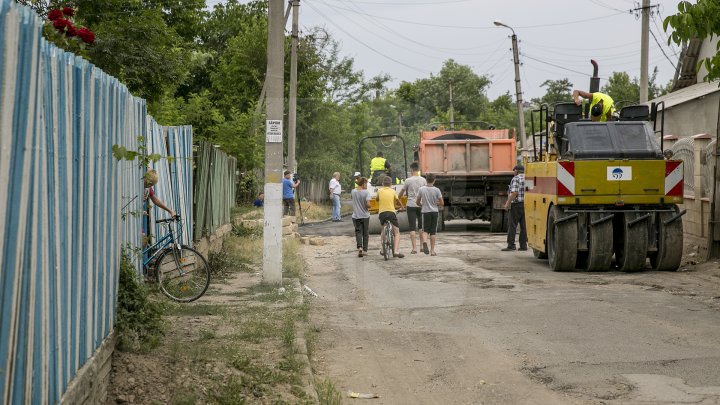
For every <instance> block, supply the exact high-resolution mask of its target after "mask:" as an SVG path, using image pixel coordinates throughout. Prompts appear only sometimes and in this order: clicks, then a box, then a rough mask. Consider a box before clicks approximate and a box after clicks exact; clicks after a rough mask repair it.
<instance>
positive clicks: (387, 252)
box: [383, 222, 393, 260]
mask: <svg viewBox="0 0 720 405" xmlns="http://www.w3.org/2000/svg"><path fill="white" fill-rule="evenodd" d="M383 232H384V233H385V242H384V243H383V257H384V258H385V260H388V259H390V257H392V254H393V231H392V225H391V224H390V222H386V223H385V228H383Z"/></svg>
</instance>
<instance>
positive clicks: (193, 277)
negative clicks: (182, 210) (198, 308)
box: [142, 215, 210, 302]
mask: <svg viewBox="0 0 720 405" xmlns="http://www.w3.org/2000/svg"><path fill="white" fill-rule="evenodd" d="M155 223H156V224H162V225H165V227H166V229H167V233H166V234H165V236H163V237H162V238H160V240H158V241H157V242H155V243H154V244H153V245H152V246H150V247H148V248H147V249H145V250H143V251H142V253H143V257H144V258H145V259H143V272H144V273H145V276H146V280H150V281H154V282H157V283H158V285H159V286H160V291H162V292H163V294H165V295H166V296H168V298H170V299H172V300H174V301H178V302H192V301H195V300H196V299H198V298H200V297H202V296H203V294H205V291H207V289H208V286H209V285H210V267H209V266H208V263H207V260H205V257H203V255H202V254H200V252H198V251H197V250H195V249H193V248H191V247H190V246H187V245H182V244H181V242H180V241H181V240H182V221H181V219H180V216H179V215H175V216H174V217H172V218H166V219H158V220H157V221H155ZM173 228H177V230H175V229H173ZM176 233H177V236H176Z"/></svg>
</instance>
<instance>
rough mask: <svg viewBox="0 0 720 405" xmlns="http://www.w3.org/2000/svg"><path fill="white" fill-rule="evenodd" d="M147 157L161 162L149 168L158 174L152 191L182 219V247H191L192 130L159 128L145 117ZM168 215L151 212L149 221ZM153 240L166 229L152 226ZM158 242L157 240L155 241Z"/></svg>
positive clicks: (187, 128) (157, 209)
mask: <svg viewBox="0 0 720 405" xmlns="http://www.w3.org/2000/svg"><path fill="white" fill-rule="evenodd" d="M148 133H149V134H148V137H147V142H146V147H147V151H148V154H159V155H160V156H161V159H160V160H159V161H157V162H155V163H151V164H150V167H151V168H153V169H155V170H157V172H158V178H159V181H158V184H157V185H156V186H155V188H154V190H155V193H156V195H157V196H158V198H160V199H161V200H162V201H163V202H164V203H165V205H166V206H167V207H168V208H170V209H172V210H173V211H175V212H176V213H177V214H179V215H180V216H181V217H182V218H183V226H184V229H183V243H184V244H186V245H192V229H193V227H192V198H191V196H192V160H189V159H192V127H190V126H182V127H162V126H160V125H158V124H157V123H156V122H155V120H154V119H152V118H150V117H148ZM167 216H168V213H167V212H165V211H163V210H162V209H160V208H157V207H155V208H153V211H152V213H151V218H152V220H153V221H154V220H155V219H161V218H167ZM154 233H155V235H156V238H161V237H162V236H163V235H164V234H165V227H164V226H161V225H157V224H156V225H155V227H154ZM156 240H157V239H156Z"/></svg>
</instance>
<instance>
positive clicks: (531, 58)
mask: <svg viewBox="0 0 720 405" xmlns="http://www.w3.org/2000/svg"><path fill="white" fill-rule="evenodd" d="M522 56H523V57H525V58H528V59H530V60H534V61H535V62H539V63H542V64H545V65H548V66H553V67H556V68H558V69H562V70H567V71H568V72H573V73H577V74H580V75H583V76H588V77H590V75H589V74H587V73H583V72H580V71H578V70H573V69H568V68H566V67H564V66H560V65H556V64H554V63H550V62H545V61H543V60H540V59H537V58H533V57H532V56H529V55H527V54H524V53H523V54H522ZM599 77H600V78H601V79H606V80H607V77H603V76H599Z"/></svg>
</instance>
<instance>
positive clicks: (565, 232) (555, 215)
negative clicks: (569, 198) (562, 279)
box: [546, 206, 577, 271]
mask: <svg viewBox="0 0 720 405" xmlns="http://www.w3.org/2000/svg"><path fill="white" fill-rule="evenodd" d="M563 216H564V214H563V212H562V211H560V210H559V209H558V208H557V207H555V206H553V207H552V208H551V209H550V215H548V224H547V229H548V236H547V242H546V243H547V248H548V262H549V264H550V268H551V269H553V271H573V270H575V262H576V261H577V221H576V220H574V219H571V220H569V221H565V222H561V223H559V224H555V221H556V220H559V219H562V217H563Z"/></svg>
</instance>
